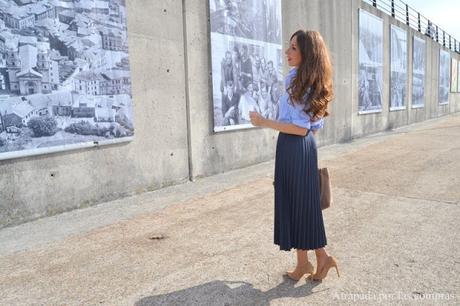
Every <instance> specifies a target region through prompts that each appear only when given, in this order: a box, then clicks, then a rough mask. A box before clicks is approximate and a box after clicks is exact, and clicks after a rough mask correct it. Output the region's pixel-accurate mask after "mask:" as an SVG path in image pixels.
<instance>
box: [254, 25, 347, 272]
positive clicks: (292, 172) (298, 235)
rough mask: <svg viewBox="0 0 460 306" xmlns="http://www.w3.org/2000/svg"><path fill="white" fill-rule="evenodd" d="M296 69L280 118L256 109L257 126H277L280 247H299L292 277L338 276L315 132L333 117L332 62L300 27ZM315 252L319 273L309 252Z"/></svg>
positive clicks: (293, 42) (294, 48) (291, 58)
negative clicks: (322, 197)
mask: <svg viewBox="0 0 460 306" xmlns="http://www.w3.org/2000/svg"><path fill="white" fill-rule="evenodd" d="M285 53H286V56H287V60H288V64H289V66H291V67H294V68H293V69H292V70H291V71H290V72H289V74H288V75H287V77H286V79H285V87H286V92H285V93H284V95H283V96H281V97H280V101H279V116H278V120H270V119H266V118H264V117H262V116H261V115H260V114H258V113H256V112H251V113H250V117H251V123H252V124H253V125H255V126H261V127H268V128H272V129H275V130H278V131H279V132H280V133H279V135H278V142H277V145H276V159H275V182H274V185H275V226H274V229H275V233H274V242H275V244H277V245H279V247H280V250H285V251H289V250H291V249H292V248H294V249H296V250H297V266H296V268H295V269H294V270H292V271H288V272H287V275H288V276H289V277H290V278H292V279H294V280H299V279H300V278H301V277H302V276H303V275H304V274H310V276H309V277H310V279H312V280H321V279H323V278H324V277H326V275H327V272H328V271H329V269H330V268H331V267H335V268H336V271H337V274H338V275H339V271H338V267H337V260H336V259H335V258H334V257H333V256H329V254H328V253H327V252H326V250H325V249H324V247H325V246H326V244H327V240H326V234H325V229H324V223H323V215H322V211H321V207H320V198H319V179H318V159H317V148H316V140H315V137H314V134H316V132H317V130H318V129H320V128H321V127H322V126H323V117H326V116H328V115H329V114H328V112H327V106H328V104H329V103H330V102H331V100H332V98H333V91H332V66H331V63H330V60H329V55H328V51H327V48H326V45H325V44H324V41H323V39H322V37H321V35H320V34H319V33H318V32H315V31H306V32H305V31H297V32H295V33H294V34H293V35H292V36H291V39H290V46H289V48H288V49H287V50H286V51H285ZM308 250H315V254H316V263H317V267H316V272H314V271H313V270H314V269H313V265H312V264H311V263H310V262H309V261H308V256H307V251H308Z"/></svg>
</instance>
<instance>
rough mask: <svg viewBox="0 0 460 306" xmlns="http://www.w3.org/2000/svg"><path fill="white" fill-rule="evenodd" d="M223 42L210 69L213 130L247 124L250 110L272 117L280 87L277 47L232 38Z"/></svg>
mask: <svg viewBox="0 0 460 306" xmlns="http://www.w3.org/2000/svg"><path fill="white" fill-rule="evenodd" d="M217 36H219V34H217ZM220 38H221V40H222V39H226V38H222V37H220ZM216 40H218V38H217V39H216ZM218 45H219V46H224V45H225V43H222V41H221V43H220V44H218ZM227 45H228V47H227V48H223V49H222V51H221V52H219V53H220V54H222V56H221V57H220V59H219V57H217V56H214V57H213V67H215V68H217V69H215V68H213V88H214V92H213V96H214V99H213V100H214V126H215V129H216V131H217V130H226V129H229V128H235V127H236V126H238V127H245V126H244V125H248V126H251V125H250V119H249V112H250V111H257V112H259V113H260V114H262V116H264V117H265V118H270V119H275V118H276V117H277V112H278V99H279V97H280V95H281V94H282V90H283V87H282V84H283V82H282V75H281V50H280V49H276V50H274V51H275V52H267V51H268V50H267V49H266V47H264V46H260V45H254V44H246V43H238V42H236V41H227ZM272 51H273V49H272ZM270 55H271V56H270ZM216 89H217V90H216Z"/></svg>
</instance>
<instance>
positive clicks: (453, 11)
mask: <svg viewBox="0 0 460 306" xmlns="http://www.w3.org/2000/svg"><path fill="white" fill-rule="evenodd" d="M402 1H403V2H405V3H407V4H408V5H409V6H410V7H412V8H413V9H415V10H416V11H418V12H420V14H422V15H423V16H425V17H426V18H427V19H429V20H431V21H433V23H435V24H437V25H438V26H439V27H441V28H442V29H443V30H444V31H446V32H447V33H449V34H450V35H452V36H453V37H454V38H455V39H456V40H457V41H460V0H402Z"/></svg>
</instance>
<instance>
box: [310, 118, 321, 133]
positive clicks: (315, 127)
mask: <svg viewBox="0 0 460 306" xmlns="http://www.w3.org/2000/svg"><path fill="white" fill-rule="evenodd" d="M323 126H324V119H323V118H321V119H319V120H316V121H313V122H311V128H312V129H313V130H319V129H320V128H322V127H323Z"/></svg>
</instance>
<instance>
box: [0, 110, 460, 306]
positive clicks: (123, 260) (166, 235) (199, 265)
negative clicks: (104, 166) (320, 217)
mask: <svg viewBox="0 0 460 306" xmlns="http://www.w3.org/2000/svg"><path fill="white" fill-rule="evenodd" d="M319 154H320V158H321V161H320V164H321V165H322V166H327V167H329V168H330V171H331V174H332V180H333V185H334V188H333V193H334V200H335V202H334V204H333V206H332V207H331V208H330V209H328V210H326V211H324V218H325V223H326V224H325V226H326V233H327V238H328V246H327V250H328V251H329V252H330V253H331V254H333V255H334V256H336V257H337V259H338V261H339V268H340V272H341V277H340V278H338V277H337V275H336V273H335V271H333V270H331V271H330V274H329V275H328V277H327V278H326V279H325V280H324V281H323V282H322V283H312V282H310V281H307V280H305V279H302V280H300V281H299V282H298V283H295V282H293V281H290V280H288V279H285V278H283V276H282V274H283V273H284V271H285V270H286V269H289V268H290V267H292V266H293V264H294V263H295V257H294V253H293V252H291V253H289V252H282V251H279V250H278V248H277V246H275V245H273V243H272V240H273V187H272V184H271V183H272V174H273V163H272V162H269V163H264V164H260V165H257V166H254V167H250V168H246V169H241V170H238V171H232V172H229V173H225V174H222V175H217V176H214V177H209V178H204V179H201V180H199V181H197V182H193V183H187V184H184V185H180V186H174V187H170V188H166V189H163V190H160V191H156V192H151V193H146V194H142V195H139V196H136V197H132V198H127V199H122V200H118V201H114V202H110V203H104V204H101V205H98V206H96V207H91V208H88V209H83V210H78V211H73V212H68V213H64V214H61V215H59V216H54V217H50V218H45V219H41V220H37V221H34V222H31V223H27V224H23V225H20V226H16V227H11V228H5V229H2V230H0V242H1V243H0V304H2V305H3V304H4V305H11V304H47V305H57V304H59V305H61V304H62V305H63V304H66V305H96V304H98V305H99V304H104V305H188V304H191V305H268V304H270V305H272V304H273V305H305V304H315V305H322V304H352V303H356V302H358V303H359V304H376V303H380V304H389V303H391V304H413V305H419V304H427V305H433V304H450V305H459V304H460V282H459V279H460V235H459V233H460V226H459V220H460V174H459V173H460V114H456V115H451V116H448V117H443V118H440V119H436V120H431V121H427V122H424V123H421V124H417V125H412V126H410V127H405V128H402V129H398V130H394V131H391V132H387V133H382V134H379V135H373V136H371V137H366V138H362V139H358V140H355V141H353V142H350V143H346V144H340V145H333V146H329V147H323V148H321V149H320V152H319ZM158 237H160V238H161V237H163V239H151V238H158ZM313 255H314V254H313V252H312V253H311V254H310V259H311V260H312V262H313V263H314V264H315V259H314V256H313Z"/></svg>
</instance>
